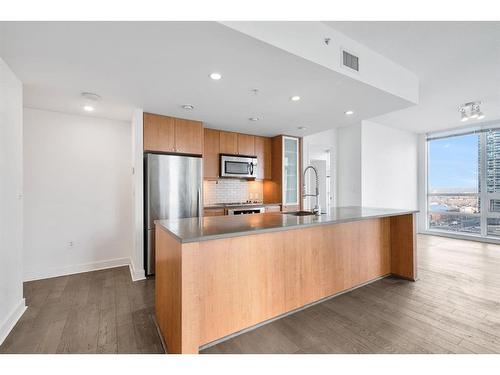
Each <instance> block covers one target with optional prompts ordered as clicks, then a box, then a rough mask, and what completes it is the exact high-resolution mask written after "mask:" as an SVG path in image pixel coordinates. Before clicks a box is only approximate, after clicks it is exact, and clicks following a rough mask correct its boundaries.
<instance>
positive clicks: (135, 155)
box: [130, 109, 145, 281]
mask: <svg viewBox="0 0 500 375" xmlns="http://www.w3.org/2000/svg"><path fill="white" fill-rule="evenodd" d="M131 132H132V141H131V151H132V152H131V159H132V168H133V171H134V174H133V175H132V194H133V220H134V231H133V242H134V245H133V248H132V249H131V255H130V267H131V271H132V279H133V280H134V281H135V280H140V279H144V278H145V272H144V171H143V170H144V161H143V141H142V140H143V111H142V109H135V110H134V112H133V114H132V121H131Z"/></svg>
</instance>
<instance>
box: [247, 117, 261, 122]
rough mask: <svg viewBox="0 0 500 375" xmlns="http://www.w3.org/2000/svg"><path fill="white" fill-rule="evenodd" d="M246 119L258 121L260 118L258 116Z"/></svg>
mask: <svg viewBox="0 0 500 375" xmlns="http://www.w3.org/2000/svg"><path fill="white" fill-rule="evenodd" d="M248 119H249V120H250V121H259V120H260V119H259V118H258V117H249V118H248Z"/></svg>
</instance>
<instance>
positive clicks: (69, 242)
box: [68, 241, 75, 249]
mask: <svg viewBox="0 0 500 375" xmlns="http://www.w3.org/2000/svg"><path fill="white" fill-rule="evenodd" d="M73 247H75V241H68V248H70V249H71V248H73Z"/></svg>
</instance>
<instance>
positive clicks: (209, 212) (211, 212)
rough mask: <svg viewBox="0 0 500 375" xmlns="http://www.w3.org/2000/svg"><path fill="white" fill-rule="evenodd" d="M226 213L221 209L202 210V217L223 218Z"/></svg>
mask: <svg viewBox="0 0 500 375" xmlns="http://www.w3.org/2000/svg"><path fill="white" fill-rule="evenodd" d="M225 214H226V211H225V210H224V209H223V208H205V209H204V210H203V215H204V216H224V215H225Z"/></svg>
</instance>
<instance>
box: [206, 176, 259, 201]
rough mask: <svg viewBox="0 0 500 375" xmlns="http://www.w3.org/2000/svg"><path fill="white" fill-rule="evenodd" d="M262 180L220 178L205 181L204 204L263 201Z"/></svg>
mask: <svg viewBox="0 0 500 375" xmlns="http://www.w3.org/2000/svg"><path fill="white" fill-rule="evenodd" d="M262 188H263V186H262V181H246V180H238V179H232V178H227V179H220V180H216V181H213V180H205V181H203V204H204V205H205V206H210V205H213V204H216V203H233V202H246V201H247V200H251V201H259V202H261V201H262Z"/></svg>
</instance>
